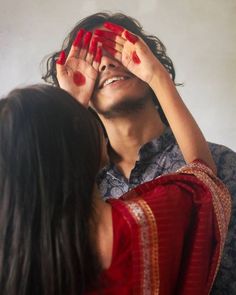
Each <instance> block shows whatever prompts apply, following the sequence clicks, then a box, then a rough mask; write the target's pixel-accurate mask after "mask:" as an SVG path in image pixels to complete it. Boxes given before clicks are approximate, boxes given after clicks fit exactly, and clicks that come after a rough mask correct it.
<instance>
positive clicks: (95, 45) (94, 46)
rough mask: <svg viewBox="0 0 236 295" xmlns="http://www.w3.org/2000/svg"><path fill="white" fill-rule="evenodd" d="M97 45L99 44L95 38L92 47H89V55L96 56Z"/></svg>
mask: <svg viewBox="0 0 236 295" xmlns="http://www.w3.org/2000/svg"><path fill="white" fill-rule="evenodd" d="M97 44H98V40H97V38H96V37H93V39H92V40H91V43H90V46H89V53H91V54H92V55H95V53H96V50H97Z"/></svg>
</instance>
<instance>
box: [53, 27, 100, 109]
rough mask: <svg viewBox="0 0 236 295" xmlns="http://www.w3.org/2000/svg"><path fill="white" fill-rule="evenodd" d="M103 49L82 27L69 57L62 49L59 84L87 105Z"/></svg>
mask: <svg viewBox="0 0 236 295" xmlns="http://www.w3.org/2000/svg"><path fill="white" fill-rule="evenodd" d="M101 57H102V50H101V48H100V47H99V46H98V45H97V39H96V38H94V37H92V33H91V32H86V33H85V31H84V30H83V29H81V30H80V31H79V32H78V34H77V37H76V39H75V40H74V42H73V45H72V47H71V50H70V52H69V55H68V57H67V58H66V55H65V52H64V51H62V52H61V54H60V56H59V58H58V60H57V63H56V70H57V79H58V82H59V85H60V87H61V88H63V89H64V90H66V91H68V92H69V93H70V94H71V95H72V96H74V97H75V98H76V100H78V101H79V102H80V103H81V104H83V105H84V106H85V107H88V105H89V101H90V98H91V96H92V93H93V89H94V85H95V82H96V79H97V75H98V68H99V65H100V62H101Z"/></svg>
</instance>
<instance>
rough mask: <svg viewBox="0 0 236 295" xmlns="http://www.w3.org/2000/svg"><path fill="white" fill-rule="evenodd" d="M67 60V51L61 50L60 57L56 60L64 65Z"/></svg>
mask: <svg viewBox="0 0 236 295" xmlns="http://www.w3.org/2000/svg"><path fill="white" fill-rule="evenodd" d="M65 62H66V53H65V51H64V50H63V51H61V53H60V54H59V57H58V59H57V61H56V64H58V65H64V64H65Z"/></svg>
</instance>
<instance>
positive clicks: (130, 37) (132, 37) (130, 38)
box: [124, 30, 138, 44]
mask: <svg viewBox="0 0 236 295" xmlns="http://www.w3.org/2000/svg"><path fill="white" fill-rule="evenodd" d="M124 35H125V38H126V39H127V40H128V41H129V42H131V43H133V44H135V43H136V42H137V41H138V37H137V36H135V35H134V34H132V33H130V32H129V31H127V30H125V33H124Z"/></svg>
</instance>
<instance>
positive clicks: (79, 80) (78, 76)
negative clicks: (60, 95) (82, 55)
mask: <svg viewBox="0 0 236 295" xmlns="http://www.w3.org/2000/svg"><path fill="white" fill-rule="evenodd" d="M73 81H74V83H75V85H77V86H82V85H84V84H85V83H86V78H85V76H84V75H83V74H82V73H80V72H79V71H76V72H75V73H74V75H73Z"/></svg>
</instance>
